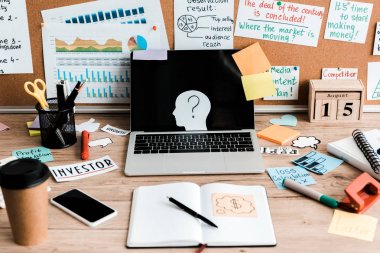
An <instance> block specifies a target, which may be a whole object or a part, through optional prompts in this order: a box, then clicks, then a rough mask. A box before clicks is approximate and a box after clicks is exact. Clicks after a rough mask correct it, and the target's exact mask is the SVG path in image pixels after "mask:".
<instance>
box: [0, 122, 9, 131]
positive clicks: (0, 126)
mask: <svg viewBox="0 0 380 253" xmlns="http://www.w3.org/2000/svg"><path fill="white" fill-rule="evenodd" d="M7 130H9V126H6V125H4V124H3V123H1V122H0V132H3V131H7Z"/></svg>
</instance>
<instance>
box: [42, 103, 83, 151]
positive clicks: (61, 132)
mask: <svg viewBox="0 0 380 253" xmlns="http://www.w3.org/2000/svg"><path fill="white" fill-rule="evenodd" d="M57 101H58V100H57V99H56V98H50V99H47V102H48V104H49V110H46V111H45V110H42V108H41V106H40V104H37V105H36V109H37V111H38V115H39V118H40V130H41V144H42V146H44V147H47V148H52V149H59V148H66V147H70V146H72V145H74V144H75V143H76V142H77V137H76V132H75V119H74V110H73V109H74V107H72V108H68V109H66V110H62V111H59V110H58V103H57Z"/></svg>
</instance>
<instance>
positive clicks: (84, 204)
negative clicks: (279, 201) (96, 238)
mask: <svg viewBox="0 0 380 253" xmlns="http://www.w3.org/2000/svg"><path fill="white" fill-rule="evenodd" d="M53 200H54V201H55V202H57V203H58V204H60V205H61V206H64V207H65V208H67V209H69V210H70V211H72V212H74V213H76V214H77V215H79V216H81V217H83V218H84V219H86V220H88V221H89V222H95V221H97V220H99V219H101V218H103V217H105V216H108V215H110V214H111V213H113V212H115V211H114V210H113V209H111V208H109V207H108V206H106V205H104V204H102V203H100V202H99V201H97V200H95V199H93V198H91V197H90V196H88V195H86V194H84V193H83V192H81V191H78V190H76V189H73V190H71V191H68V192H66V193H64V194H62V195H59V196H57V197H55V198H53Z"/></svg>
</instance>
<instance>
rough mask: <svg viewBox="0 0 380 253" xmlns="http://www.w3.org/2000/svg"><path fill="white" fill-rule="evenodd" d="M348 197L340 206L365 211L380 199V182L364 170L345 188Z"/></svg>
mask: <svg viewBox="0 0 380 253" xmlns="http://www.w3.org/2000/svg"><path fill="white" fill-rule="evenodd" d="M344 191H345V193H346V194H347V197H346V198H344V199H343V200H342V201H341V202H340V203H339V207H340V208H341V209H343V210H345V211H349V212H353V213H364V212H365V211H366V210H367V209H368V208H370V207H371V206H372V205H373V204H375V203H376V201H378V200H379V199H380V183H379V182H378V181H376V180H375V179H374V178H373V177H371V176H370V175H369V174H368V173H366V172H364V173H362V174H361V175H360V176H359V177H357V178H356V179H355V180H354V181H353V182H352V183H351V184H349V185H348V186H347V188H346V189H345V190H344Z"/></svg>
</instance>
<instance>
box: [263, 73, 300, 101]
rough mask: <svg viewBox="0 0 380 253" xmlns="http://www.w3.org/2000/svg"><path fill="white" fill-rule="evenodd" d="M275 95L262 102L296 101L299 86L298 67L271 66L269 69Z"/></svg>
mask: <svg viewBox="0 0 380 253" xmlns="http://www.w3.org/2000/svg"><path fill="white" fill-rule="evenodd" d="M270 72H271V74H272V79H273V83H274V85H275V86H276V93H275V94H274V95H273V96H270V97H265V98H264V100H297V99H298V88H299V84H300V81H299V80H300V67H299V66H273V67H272V68H271V69H270Z"/></svg>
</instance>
